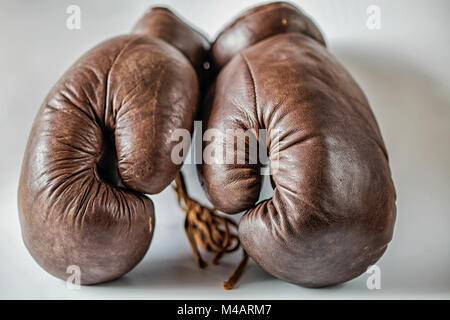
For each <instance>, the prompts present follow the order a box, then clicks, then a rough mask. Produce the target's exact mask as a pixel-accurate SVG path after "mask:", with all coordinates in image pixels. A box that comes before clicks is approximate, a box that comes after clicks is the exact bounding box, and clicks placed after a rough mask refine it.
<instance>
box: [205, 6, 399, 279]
mask: <svg viewBox="0 0 450 320" xmlns="http://www.w3.org/2000/svg"><path fill="white" fill-rule="evenodd" d="M233 44H236V45H235V46H233ZM212 52H213V55H214V58H215V61H216V63H217V65H219V66H222V69H221V71H220V73H219V75H218V77H217V80H216V82H215V84H214V85H212V86H211V88H210V92H209V94H208V98H207V99H206V102H205V104H204V106H203V110H202V113H203V119H204V124H203V128H204V129H205V130H206V129H213V128H214V129H217V130H218V131H219V132H221V133H222V134H221V135H217V136H215V137H214V139H213V140H212V141H207V142H205V143H204V146H203V148H204V150H206V148H207V147H209V148H210V150H215V149H216V148H217V150H219V149H221V150H225V151H226V152H232V153H233V152H234V156H236V158H237V156H238V153H239V152H243V154H244V155H245V157H246V159H245V160H246V161H245V163H243V164H238V163H236V161H235V163H234V164H226V163H206V162H205V161H204V162H203V163H202V164H201V165H199V176H200V180H201V183H202V185H203V187H204V189H205V191H206V193H207V194H208V196H209V198H210V200H211V201H212V203H213V204H214V205H215V206H216V207H217V208H218V209H219V210H221V211H223V212H225V213H229V214H235V213H238V212H242V211H245V213H244V215H243V216H242V218H241V220H240V222H239V237H240V240H241V243H242V245H243V247H244V249H245V250H246V251H247V253H248V254H249V255H250V256H251V257H252V258H253V259H254V260H255V261H256V262H257V263H258V264H259V265H260V266H261V267H262V268H264V269H265V270H266V271H268V272H269V273H271V274H272V275H274V276H275V277H278V278H280V279H282V280H285V281H288V282H292V283H296V284H300V285H302V286H307V287H322V286H329V285H334V284H338V283H341V282H344V281H347V280H350V279H353V278H355V277H357V276H358V275H360V274H361V273H363V272H365V271H366V270H367V268H368V266H370V265H372V264H374V263H375V262H376V261H377V260H378V259H379V258H380V257H381V256H382V254H383V253H384V251H385V250H386V247H387V245H388V243H389V242H390V240H391V239H392V235H393V228H394V222H395V217H396V205H395V201H396V192H395V189H394V185H393V181H392V179H391V172H390V168H389V163H388V155H387V152H386V147H385V145H384V142H383V139H382V136H381V134H380V130H379V127H378V125H377V122H376V120H375V117H374V114H373V113H372V111H371V109H370V106H369V103H368V101H367V99H366V97H365V95H364V94H363V92H362V91H361V89H360V88H359V86H358V85H357V84H356V82H355V81H354V80H353V78H352V77H351V76H350V74H349V73H348V72H347V71H346V70H345V69H344V68H343V67H342V66H341V65H340V64H339V62H338V61H336V59H335V58H333V56H332V55H331V54H330V53H329V51H327V48H326V46H325V42H324V40H323V37H322V35H321V34H320V31H319V30H318V28H317V27H316V26H315V25H314V23H313V22H312V21H311V20H310V19H309V18H307V17H306V16H305V15H304V14H303V13H302V12H301V11H300V10H299V9H297V8H295V7H294V6H292V5H290V4H287V3H272V4H268V5H263V6H260V7H257V8H254V9H251V10H249V11H247V12H244V13H243V14H242V15H241V16H239V17H238V18H237V19H236V20H235V21H234V22H232V23H231V24H230V25H229V26H228V27H226V28H225V29H224V31H223V32H222V33H221V34H219V36H218V37H217V39H216V41H215V43H214V44H213V46H212ZM227 129H243V130H250V132H251V133H252V135H253V136H254V138H256V140H257V141H260V133H259V129H266V130H267V137H268V138H267V149H268V150H269V155H270V159H271V163H270V166H271V169H273V174H272V175H271V176H270V179H271V182H272V186H273V189H274V190H273V197H272V198H271V199H267V200H264V201H261V202H259V203H256V202H257V200H258V197H259V194H260V189H261V183H262V178H263V176H262V175H261V174H260V169H261V163H259V162H257V163H255V164H251V163H250V159H249V152H248V148H249V146H248V144H249V142H248V141H249V140H247V143H246V145H245V150H240V149H239V147H238V146H237V145H236V144H235V143H234V142H233V141H231V140H230V139H231V138H229V137H228V136H227V135H226V134H225V131H226V130H227ZM226 152H224V154H226ZM218 154H220V153H218ZM275 159H278V162H275ZM219 160H220V159H219ZM222 161H225V156H223V159H222ZM275 163H276V164H277V170H275V169H276V168H274V167H273V166H274V164H275Z"/></svg>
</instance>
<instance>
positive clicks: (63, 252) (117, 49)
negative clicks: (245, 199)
mask: <svg viewBox="0 0 450 320" xmlns="http://www.w3.org/2000/svg"><path fill="white" fill-rule="evenodd" d="M208 49H209V43H208V41H207V40H206V38H204V37H203V36H202V35H201V34H199V33H198V32H196V31H194V30H193V29H191V28H190V27H189V26H188V25H186V24H185V23H184V22H182V21H181V20H180V19H179V18H177V17H176V16H175V15H174V14H173V13H171V12H170V11H169V10H167V9H164V8H153V9H151V10H149V11H148V12H147V13H146V14H145V16H144V17H143V18H142V19H141V20H140V21H139V22H138V23H137V25H136V26H135V28H134V29H133V32H132V33H131V34H130V35H125V36H119V37H116V38H113V39H110V40H107V41H105V42H103V43H101V44H99V45H98V46H96V47H95V48H93V49H92V50H90V51H88V52H87V53H86V54H85V55H83V56H82V57H81V58H80V59H79V60H78V61H77V62H76V63H75V64H74V65H73V66H72V67H71V68H70V69H69V70H68V71H67V72H66V73H65V74H64V75H63V76H62V77H61V79H60V80H59V81H58V82H57V83H56V85H55V86H54V87H53V89H52V90H51V91H50V93H49V94H48V96H47V97H46V99H45V101H44V103H43V104H42V107H41V108H40V110H39V113H38V115H37V116H36V119H35V121H34V124H33V128H32V131H31V134H30V137H29V141H28V145H27V148H26V151H25V156H24V160H23V165H22V173H21V178H20V183H19V191H18V205H19V215H20V222H21V227H22V234H23V240H24V242H25V245H26V246H27V248H28V250H29V251H30V253H31V254H32V256H33V257H34V259H35V260H36V261H37V262H38V263H39V264H40V265H41V266H42V267H43V268H44V269H45V270H47V271H48V272H49V273H51V274H53V275H55V276H56V277H59V278H67V277H68V274H66V270H67V268H68V266H70V265H77V266H79V267H80V271H81V283H82V284H93V283H99V282H104V281H108V280H112V279H115V278H117V277H119V276H121V275H123V274H124V273H126V272H128V271H130V270H131V269H132V268H133V267H134V266H135V265H136V264H137V263H138V262H139V261H140V260H141V259H142V258H143V256H144V254H145V253H146V251H147V249H148V247H149V245H150V242H151V239H152V235H153V230H154V225H155V219H154V212H153V203H152V201H151V200H150V199H149V198H147V197H146V196H145V195H144V193H150V194H154V193H158V192H160V191H161V190H163V189H164V188H165V187H166V186H167V185H168V184H169V183H170V182H171V181H172V180H173V179H174V177H175V176H176V174H177V172H178V170H179V168H180V166H181V165H180V164H175V163H173V161H171V159H170V155H171V150H172V148H173V146H174V145H175V144H176V143H177V142H176V141H171V134H172V131H173V130H174V129H176V128H184V129H187V130H191V128H192V123H193V118H194V113H195V111H196V106H197V102H198V99H199V85H198V79H197V74H196V70H197V71H198V72H201V67H202V64H203V59H204V57H205V54H206V53H207V51H208Z"/></svg>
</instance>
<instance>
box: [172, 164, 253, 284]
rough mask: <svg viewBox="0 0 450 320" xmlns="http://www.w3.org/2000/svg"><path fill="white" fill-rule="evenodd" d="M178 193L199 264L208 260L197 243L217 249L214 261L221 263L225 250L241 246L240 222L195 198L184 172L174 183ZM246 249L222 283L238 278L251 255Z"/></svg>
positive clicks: (203, 265)
mask: <svg viewBox="0 0 450 320" xmlns="http://www.w3.org/2000/svg"><path fill="white" fill-rule="evenodd" d="M173 188H174V190H175V191H176V193H177V198H178V203H179V205H180V207H181V209H182V210H183V211H184V212H185V213H186V218H185V220H184V229H185V231H186V235H187V237H188V240H189V244H190V246H191V249H192V253H193V254H194V258H195V260H196V262H197V265H198V266H199V267H200V268H205V267H206V266H207V265H208V264H207V262H206V261H205V260H203V258H202V257H201V255H200V252H199V249H198V246H200V247H201V248H203V249H204V250H207V251H209V252H212V253H214V254H215V255H214V257H213V259H212V263H213V264H219V260H220V258H222V256H223V255H224V254H226V253H230V252H234V251H236V250H238V249H239V247H240V241H239V237H238V235H237V233H236V232H233V230H232V229H234V230H236V231H237V228H238V226H237V224H236V223H235V222H234V221H233V220H231V219H230V218H227V217H223V216H220V215H218V214H217V212H216V210H214V209H212V208H208V207H205V206H202V205H200V204H199V203H198V202H197V201H196V200H193V199H192V198H191V197H189V195H188V193H187V189H186V184H185V182H184V177H183V174H182V173H181V172H180V173H178V175H177V177H176V178H175V185H174V186H173ZM242 250H243V257H242V260H241V262H240V263H239V265H238V266H237V268H236V270H235V271H234V272H233V274H232V275H231V277H230V278H228V280H226V281H224V282H223V287H224V289H226V290H230V289H232V288H233V286H234V285H235V284H236V282H237V281H238V280H239V278H240V276H241V275H242V273H243V271H244V268H245V266H246V264H247V261H248V255H247V253H246V252H245V250H244V249H242Z"/></svg>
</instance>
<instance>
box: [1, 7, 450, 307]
mask: <svg viewBox="0 0 450 320" xmlns="http://www.w3.org/2000/svg"><path fill="white" fill-rule="evenodd" d="M159 3H161V4H164V5H168V6H170V7H171V8H173V9H175V10H176V12H178V13H179V14H180V15H182V16H183V17H184V18H185V19H187V20H188V21H190V22H191V23H195V25H196V26H197V27H198V28H199V29H201V30H203V31H204V32H205V33H206V34H207V35H208V36H209V37H210V39H213V38H214V36H215V35H216V34H217V32H218V31H219V30H220V28H221V27H222V26H223V25H224V24H225V23H226V22H227V21H229V20H230V19H231V18H232V17H233V16H235V15H236V14H237V13H238V12H239V11H240V10H242V9H244V8H246V7H249V6H251V5H253V4H256V3H258V1H234V0H233V1H230V0H221V1H218V0H214V1H212V0H190V1H181V0H179V1H176V0H174V1H164V2H159ZM295 3H297V4H299V5H300V6H301V7H302V8H303V9H304V10H305V11H306V12H307V13H308V14H309V15H311V16H312V17H313V18H314V19H315V20H316V21H317V22H318V24H319V25H320V27H321V29H322V30H323V32H324V34H325V36H326V38H327V41H328V45H329V49H330V51H331V52H332V53H333V54H334V55H335V56H336V57H337V58H338V59H339V60H340V61H341V62H342V63H343V64H344V65H345V66H346V67H347V68H348V70H349V71H350V72H351V73H352V75H353V76H354V77H355V79H356V80H357V82H358V83H359V84H360V85H361V87H362V88H363V90H364V91H365V93H366V94H367V96H368V98H369V100H370V102H371V106H372V108H373V110H374V112H375V115H376V117H377V119H378V121H379V124H380V127H381V130H382V133H383V136H384V139H385V142H386V145H387V148H388V151H389V155H390V162H391V168H392V172H393V177H394V182H395V185H396V188H397V193H398V201H397V205H398V217H397V223H396V228H395V235H394V239H393V241H392V243H391V245H390V246H389V248H388V250H387V252H386V253H385V255H384V256H383V258H382V259H381V260H380V261H379V262H378V266H380V268H381V281H382V282H381V283H382V289H381V290H368V289H367V288H366V280H367V277H368V275H367V274H363V275H361V276H360V277H359V278H357V279H354V280H352V281H350V282H347V283H345V284H342V285H339V286H335V287H331V288H325V289H306V288H302V287H299V286H296V285H292V284H288V283H285V282H282V281H280V280H277V279H275V278H273V277H271V276H270V275H268V274H266V273H265V272H264V271H263V270H262V269H261V268H259V267H258V266H257V265H255V264H254V263H251V264H250V265H249V267H248V269H247V270H246V271H245V273H244V275H243V277H242V280H241V281H240V282H239V285H238V287H237V288H236V289H235V290H232V291H224V290H223V289H222V287H221V282H222V280H224V279H226V278H227V277H228V275H229V274H230V272H232V270H233V268H234V266H235V264H236V263H237V262H238V260H239V258H240V254H236V255H234V256H230V257H225V258H224V260H223V263H222V265H221V266H210V267H209V268H207V269H206V270H199V269H197V267H196V265H195V263H194V260H193V258H192V255H191V252H190V248H189V246H188V243H187V240H186V238H185V235H184V230H183V213H182V212H181V211H180V210H179V209H178V207H177V205H176V199H175V195H174V193H173V191H172V190H171V188H167V189H166V190H164V191H163V192H162V193H161V194H159V195H157V196H153V197H152V199H153V201H154V203H155V207H156V217H157V226H156V232H155V236H154V238H153V242H152V245H151V248H150V250H149V251H148V253H147V256H146V257H145V259H144V260H143V261H142V262H141V263H140V264H139V265H138V266H137V267H136V268H135V269H134V270H133V271H132V272H130V273H129V274H127V275H126V276H124V277H122V278H121V279H119V280H116V281H113V282H110V283H106V284H102V285H96V286H87V287H82V288H81V289H80V290H68V289H67V288H66V286H65V282H64V281H61V280H59V279H56V278H54V277H52V276H50V275H49V274H47V273H46V272H45V271H43V270H42V269H41V268H40V267H39V266H38V265H37V264H36V263H35V262H34V261H33V259H32V258H31V256H30V255H29V254H28V252H27V251H26V249H25V247H24V245H23V243H22V240H21V235H20V226H19V221H18V214H17V200H16V193H17V187H18V186H17V184H18V179H19V171H20V164H21V161H22V156H23V152H24V149H25V145H26V141H27V137H28V134H29V131H30V129H31V123H32V121H33V118H34V116H35V114H36V112H37V110H38V108H39V106H40V104H41V102H42V101H43V99H44V97H45V95H46V94H47V92H48V91H49V90H50V88H51V87H52V85H53V84H54V83H55V82H56V80H57V79H58V78H59V77H60V76H61V75H62V73H63V72H64V71H65V70H66V69H67V68H68V67H69V66H70V65H71V64H72V63H73V62H74V61H75V60H76V59H77V58H78V57H79V56H80V55H81V54H83V53H84V52H85V51H86V50H88V49H89V48H91V47H93V46H94V45H96V44H98V43H99V42H101V41H103V40H105V39H107V38H109V37H112V36H116V35H119V34H123V33H126V32H127V31H128V30H130V28H131V27H132V26H133V24H134V23H135V22H136V21H137V19H138V18H139V17H140V16H141V15H142V14H143V12H144V11H145V10H146V9H147V8H148V7H149V6H150V5H154V4H158V2H155V1H103V0H102V1H76V0H72V1H0V39H1V44H0V48H1V49H0V143H1V145H0V150H1V151H0V152H1V156H0V177H1V185H0V298H3V299H5V298H7V299H9V298H15V299H17V298H18V299H21V298H52V299H80V298H82V299H103V298H107V299H127V298H132V299H158V298H173V299H183V298H190V299H193V298H206V299H208V298H209V299H216V298H219V299H241V298H242V299H253V298H265V299H309V298H314V299H322V298H337V299H341V298H363V299H365V298H368V299H380V298H450V271H449V266H450V254H449V251H450V250H449V249H450V248H449V243H450V150H449V149H450V94H449V87H450V67H449V65H448V64H449V62H450V53H449V52H450V47H449V46H450V45H449V34H448V32H449V30H450V17H449V13H450V2H448V1H445V0H442V1H393V0H391V1H375V0H373V1H342V0H341V1H325V0H322V1H320V0H319V1H317V0H311V1H306V0H304V1H300V0H299V1H295ZM70 4H76V5H79V6H80V7H81V19H82V20H81V30H72V31H71V30H68V29H67V28H66V19H67V17H68V15H67V14H66V8H67V6H69V5H70ZM371 4H375V5H378V6H379V7H380V8H381V29H380V30H369V29H368V28H367V27H366V20H367V18H368V16H367V14H366V9H367V7H368V6H369V5H371ZM184 172H185V173H186V175H187V180H188V187H189V188H190V192H191V194H192V195H193V196H194V197H196V198H198V199H200V200H201V201H202V202H203V203H207V202H206V199H205V196H204V194H203V191H202V190H201V188H200V186H199V183H198V181H197V177H196V173H195V169H194V168H193V167H192V166H185V168H184ZM268 189H269V188H267V186H266V188H265V191H264V192H263V197H267V196H270V190H268Z"/></svg>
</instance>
